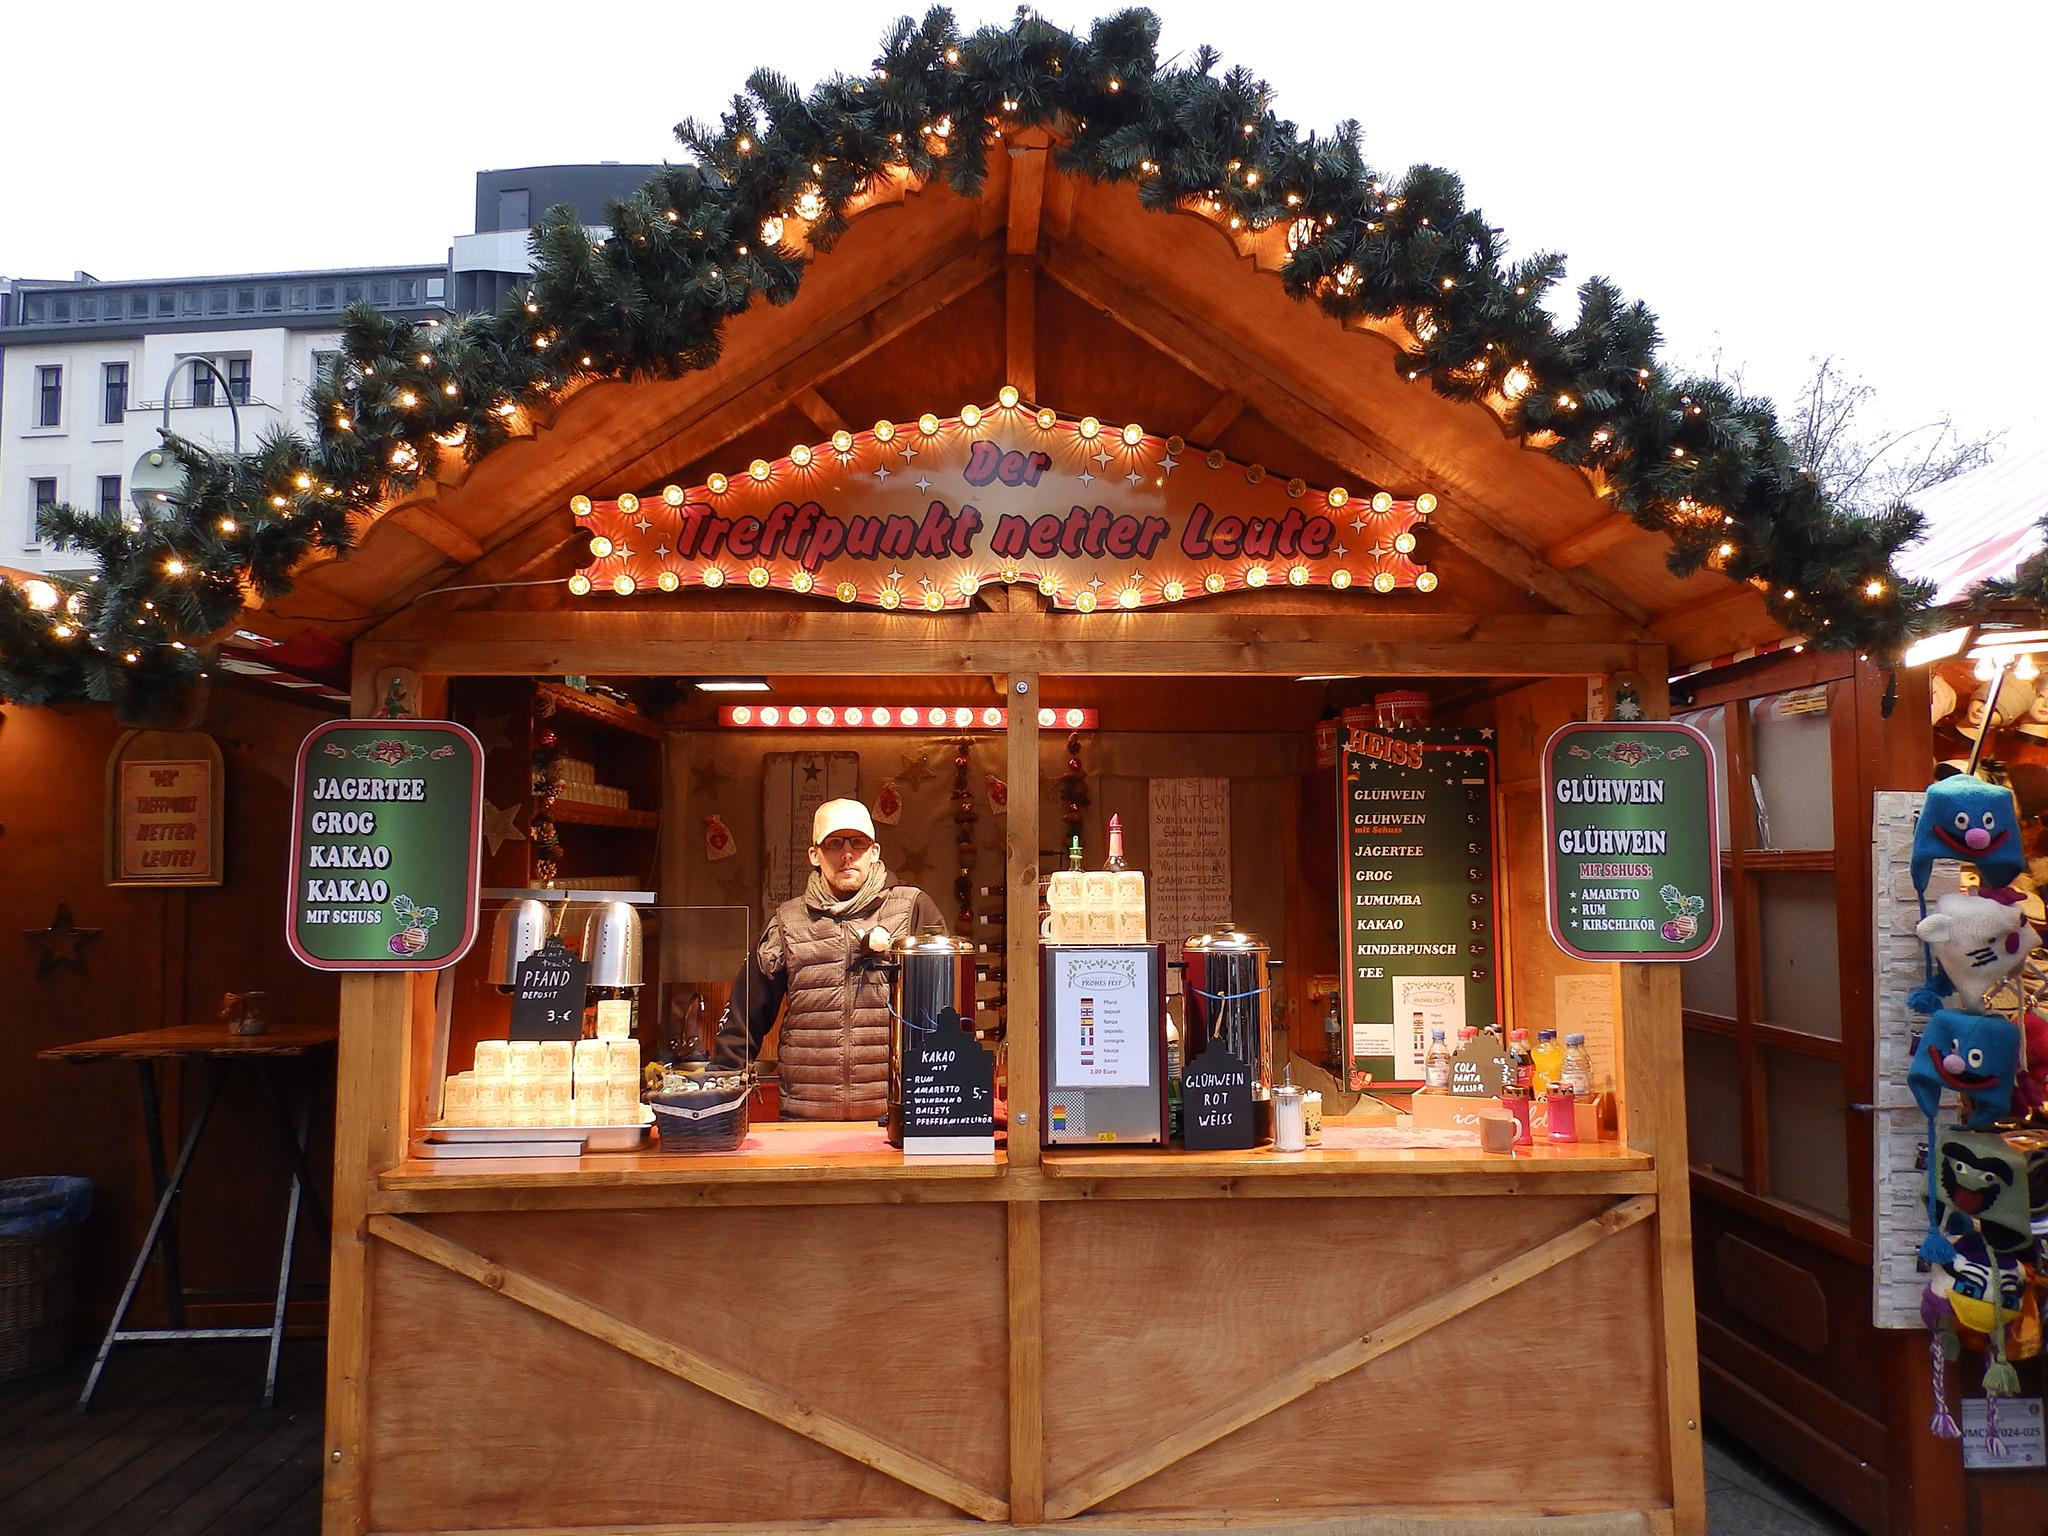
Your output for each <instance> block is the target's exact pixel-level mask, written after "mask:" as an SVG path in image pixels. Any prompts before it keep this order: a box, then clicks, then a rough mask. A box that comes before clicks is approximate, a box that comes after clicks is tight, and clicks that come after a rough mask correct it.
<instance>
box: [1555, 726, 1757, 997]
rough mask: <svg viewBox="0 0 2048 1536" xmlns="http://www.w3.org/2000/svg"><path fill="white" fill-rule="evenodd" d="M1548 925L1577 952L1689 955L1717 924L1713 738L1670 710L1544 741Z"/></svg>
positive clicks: (1712, 936) (1585, 956)
mask: <svg viewBox="0 0 2048 1536" xmlns="http://www.w3.org/2000/svg"><path fill="white" fill-rule="evenodd" d="M1543 844H1544V850H1545V851H1544V856H1543V873H1544V884H1545V888H1546V897H1547V899H1546V901H1545V906H1546V907H1547V909H1548V911H1549V914H1550V936H1551V937H1552V938H1553V939H1555V940H1556V941H1557V947H1558V948H1559V949H1562V950H1563V951H1564V952H1565V953H1566V954H1569V955H1576V956H1577V957H1578V958H1579V959H1581V960H1615V959H1626V960H1696V959H1698V958H1699V957H1700V956H1701V955H1704V954H1705V953H1706V952H1707V951H1708V950H1710V949H1712V948H1713V947H1714V943H1715V941H1716V940H1717V939H1719V938H1720V936H1721V855H1720V847H1721V839H1720V832H1719V828H1718V827H1717V825H1716V822H1715V809H1714V749H1713V746H1712V745H1711V744H1710V743H1709V742H1708V741H1707V738H1706V737H1704V736H1702V735H1701V734H1700V733H1699V732H1698V731H1696V730H1694V729H1693V728H1692V727H1691V726H1689V725H1678V724H1675V723H1672V722H1669V721H1657V722H1654V723H1652V722H1642V721H1639V722H1636V723H1634V724H1627V725H1611V724H1598V725H1583V724H1582V725H1567V726H1565V727H1563V728H1562V729H1560V730H1559V731H1557V732H1556V733H1555V734H1554V735H1553V736H1552V737H1551V738H1550V740H1549V741H1548V742H1547V743H1546V744H1545V745H1544V748H1543Z"/></svg>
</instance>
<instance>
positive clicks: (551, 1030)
mask: <svg viewBox="0 0 2048 1536" xmlns="http://www.w3.org/2000/svg"><path fill="white" fill-rule="evenodd" d="M589 975H590V965H589V962H587V961H584V960H578V959H577V958H576V957H575V956H574V955H572V954H570V953H569V951H568V950H567V949H565V948H563V947H562V941H561V940H560V939H549V940H548V941H547V943H545V944H543V945H541V947H540V948H539V949H536V950H535V951H534V952H533V953H532V954H530V955H528V956H527V957H526V958H525V959H524V960H522V961H520V962H519V970H518V972H517V973H516V974H515V975H514V977H513V981H512V1032H511V1033H512V1038H513V1039H514V1040H574V1039H575V1038H577V1036H579V1035H581V1034H582V1033H583V994H584V992H585V991H586V990H587V988H586V987H585V982H586V980H587V979H588V978H589Z"/></svg>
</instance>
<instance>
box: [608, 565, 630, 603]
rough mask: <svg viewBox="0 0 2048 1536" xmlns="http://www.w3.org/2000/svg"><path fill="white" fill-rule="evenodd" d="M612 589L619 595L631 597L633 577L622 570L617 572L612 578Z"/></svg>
mask: <svg viewBox="0 0 2048 1536" xmlns="http://www.w3.org/2000/svg"><path fill="white" fill-rule="evenodd" d="M612 590H613V591H614V592H616V593H618V594H619V596H621V597H631V596H632V595H633V578H632V577H631V576H628V575H627V574H626V573H625V572H624V571H621V572H619V574H618V575H616V576H614V577H613V578H612Z"/></svg>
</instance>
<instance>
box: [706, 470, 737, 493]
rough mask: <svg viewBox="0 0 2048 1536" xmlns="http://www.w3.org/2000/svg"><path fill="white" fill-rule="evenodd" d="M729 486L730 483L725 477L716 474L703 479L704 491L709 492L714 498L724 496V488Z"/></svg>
mask: <svg viewBox="0 0 2048 1536" xmlns="http://www.w3.org/2000/svg"><path fill="white" fill-rule="evenodd" d="M731 484H732V482H731V481H730V480H728V479H726V478H725V476H723V475H721V474H718V473H716V472H714V473H712V474H709V475H706V476H705V477H704V489H705V490H707V491H709V492H710V493H711V494H712V495H714V496H723V495H724V494H725V490H726V487H727V486H729V485H731Z"/></svg>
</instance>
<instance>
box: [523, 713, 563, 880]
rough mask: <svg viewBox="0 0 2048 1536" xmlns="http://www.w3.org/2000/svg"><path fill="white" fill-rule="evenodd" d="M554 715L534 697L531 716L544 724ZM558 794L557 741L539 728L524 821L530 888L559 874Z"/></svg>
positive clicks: (548, 728)
mask: <svg viewBox="0 0 2048 1536" xmlns="http://www.w3.org/2000/svg"><path fill="white" fill-rule="evenodd" d="M554 712H555V701H554V700H553V699H552V698H550V697H549V696H548V695H546V694H544V693H539V694H535V695H534V699H533V715H534V719H535V720H536V721H545V720H547V719H548V718H549V717H550V716H552V715H553V714H554ZM561 793H562V745H561V737H560V736H558V735H557V734H556V733H555V731H554V729H553V727H551V726H547V725H542V726H540V727H539V729H537V730H536V731H535V732H534V736H533V783H532V791H531V794H532V812H531V814H530V815H529V816H528V817H527V823H526V824H527V828H528V831H527V838H528V840H529V841H530V842H531V843H532V844H533V873H532V875H531V876H530V878H531V880H532V882H533V884H534V885H535V886H536V887H539V888H541V889H546V888H547V887H549V886H552V885H553V884H554V883H555V880H556V879H557V877H558V876H560V874H561V872H562V838H561V834H560V833H559V832H558V831H557V830H556V828H555V801H556V800H558V799H559V798H560V797H561Z"/></svg>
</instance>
